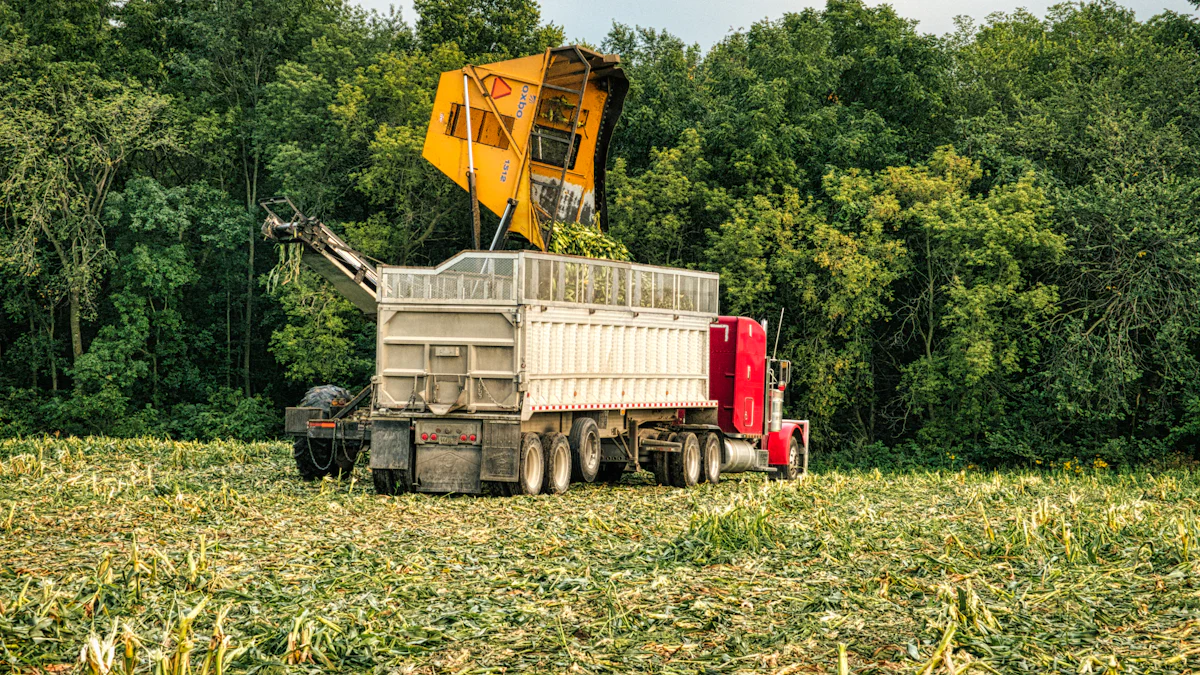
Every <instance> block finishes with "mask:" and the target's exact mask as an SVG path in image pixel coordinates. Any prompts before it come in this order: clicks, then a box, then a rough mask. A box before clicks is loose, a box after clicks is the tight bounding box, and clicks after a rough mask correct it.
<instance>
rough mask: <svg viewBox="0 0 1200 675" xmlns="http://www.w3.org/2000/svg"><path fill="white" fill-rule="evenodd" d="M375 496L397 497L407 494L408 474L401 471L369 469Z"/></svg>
mask: <svg viewBox="0 0 1200 675" xmlns="http://www.w3.org/2000/svg"><path fill="white" fill-rule="evenodd" d="M371 481H372V482H374V483H375V494H380V495H398V494H403V493H405V492H408V474H407V472H405V471H404V470H403V469H371Z"/></svg>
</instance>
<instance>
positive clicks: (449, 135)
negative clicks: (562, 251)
mask: <svg viewBox="0 0 1200 675" xmlns="http://www.w3.org/2000/svg"><path fill="white" fill-rule="evenodd" d="M618 64H619V59H618V57H617V56H616V55H612V54H599V53H597V52H594V51H592V50H590V49H585V48H583V47H579V46H567V47H555V48H552V49H547V50H546V52H545V53H544V54H538V55H534V56H526V57H524V58H520V59H512V60H509V61H501V62H499V63H492V64H488V65H485V66H465V67H463V68H462V69H461V70H453V71H450V72H447V73H443V74H442V77H441V80H440V82H439V84H438V90H437V98H436V99H435V100H434V104H433V114H432V116H431V117H430V120H429V130H428V131H427V132H426V135H425V149H424V153H423V154H424V157H425V158H426V159H427V160H429V161H430V162H432V163H433V165H434V166H436V167H437V168H438V169H440V170H441V171H442V172H443V173H445V174H446V175H447V176H449V177H450V178H452V179H453V180H454V182H456V183H458V184H459V185H460V186H462V187H463V188H464V189H466V190H468V191H471V190H472V187H473V186H472V185H471V183H472V182H474V184H475V185H474V188H475V190H474V192H475V193H477V195H478V202H479V203H480V204H482V205H483V206H486V207H487V208H488V209H490V210H491V211H492V212H493V213H495V214H496V215H498V216H500V221H501V222H500V229H499V230H498V231H497V232H496V236H495V237H494V238H493V240H492V247H493V248H495V247H496V246H498V245H499V244H500V242H501V241H502V239H503V237H504V235H505V234H506V233H507V232H509V231H512V232H516V233H518V234H520V235H521V236H522V237H524V238H525V239H527V240H529V241H530V242H531V243H532V244H534V245H535V246H537V247H538V248H540V249H542V250H546V249H547V247H548V246H549V239H550V228H551V225H552V224H553V223H554V222H556V221H559V222H576V221H578V222H584V223H591V222H597V223H598V224H599V225H600V227H601V228H606V227H607V214H606V212H605V206H604V170H605V161H606V159H607V155H608V142H609V139H610V138H612V133H613V128H614V127H615V126H616V123H617V119H618V118H619V117H620V115H621V106H622V105H623V103H624V100H625V93H626V91H628V89H629V83H628V81H627V80H626V79H625V75H624V74H623V73H622V72H621V68H620V66H619V65H618ZM467 99H470V103H469V105H467V104H465V102H466V100H467ZM472 172H473V173H474V177H473V178H472V176H471V174H472ZM476 227H478V220H476ZM476 237H478V232H477V233H476Z"/></svg>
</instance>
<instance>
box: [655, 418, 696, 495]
mask: <svg viewBox="0 0 1200 675" xmlns="http://www.w3.org/2000/svg"><path fill="white" fill-rule="evenodd" d="M673 435H674V434H673ZM675 440H676V441H677V442H678V443H682V444H683V447H682V448H680V449H679V452H671V453H663V454H664V455H666V456H667V457H668V459H667V475H668V478H670V480H671V485H674V486H675V487H679V488H689V487H692V486H693V485H695V484H696V483H699V482H700V440H699V439H698V438H696V434H693V433H692V432H690V431H688V432H684V433H682V434H679V435H678V436H676V438H675Z"/></svg>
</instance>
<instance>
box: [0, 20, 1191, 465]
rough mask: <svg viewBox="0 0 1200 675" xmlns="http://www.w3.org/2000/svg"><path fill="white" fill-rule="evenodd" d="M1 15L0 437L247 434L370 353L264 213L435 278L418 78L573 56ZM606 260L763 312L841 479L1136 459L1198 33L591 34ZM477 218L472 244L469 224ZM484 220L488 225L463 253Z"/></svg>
mask: <svg viewBox="0 0 1200 675" xmlns="http://www.w3.org/2000/svg"><path fill="white" fill-rule="evenodd" d="M414 9H415V16H413V17H411V23H409V22H408V21H406V17H401V16H399V15H396V14H390V15H387V16H381V15H379V14H375V13H368V12H365V11H363V10H362V9H360V8H358V7H357V6H356V5H354V4H352V3H348V2H345V1H344V0H255V2H235V1H233V0H205V1H204V2H200V1H199V0H125V1H123V2H117V1H116V0H107V1H105V0H102V1H99V2H98V1H96V0H60V1H59V2H55V3H43V2H38V1H36V0H0V211H2V215H3V222H2V227H0V247H2V248H0V251H2V253H0V268H2V272H0V284H3V294H4V297H3V303H4V304H3V308H4V311H3V313H2V315H0V364H2V368H0V434H8V435H11V434H28V433H40V432H56V431H57V432H63V433H77V434H82V433H106V434H117V435H127V434H143V433H149V434H162V435H172V436H177V437H182V438H209V437H222V436H233V437H243V438H247V437H261V436H269V435H272V434H274V433H277V432H278V424H279V423H278V420H279V418H280V415H279V414H278V409H279V407H281V406H283V405H288V404H292V403H294V402H295V401H296V400H298V398H299V396H300V395H301V393H302V392H303V390H304V389H305V388H306V387H308V386H310V385H313V384H319V383H336V384H340V385H343V386H347V387H348V388H351V389H355V388H358V387H361V386H363V385H364V384H365V383H366V382H367V380H368V379H369V377H370V374H371V373H372V371H373V364H374V329H373V324H371V323H369V322H368V321H367V320H365V319H364V318H363V317H362V316H361V315H360V314H359V313H358V311H357V310H356V309H354V307H353V306H352V305H351V304H350V303H349V302H348V301H346V300H344V299H342V298H340V297H338V296H337V295H336V294H335V293H333V292H332V291H331V289H330V288H328V287H327V286H326V285H325V284H324V282H322V281H321V280H320V279H319V278H317V277H316V276H315V275H313V274H311V273H308V272H301V273H300V274H299V275H296V276H292V275H288V277H287V278H286V279H283V280H282V281H281V279H280V275H279V274H277V273H275V274H273V273H272V270H273V269H274V268H276V266H277V265H278V264H280V256H281V251H280V250H276V249H273V248H271V247H269V246H266V245H265V244H264V243H263V241H262V239H261V235H260V234H259V232H258V227H259V224H260V223H261V220H262V216H263V214H262V213H261V212H260V209H259V207H258V206H257V202H258V200H259V199H260V198H262V197H265V196H270V195H272V194H287V195H290V196H291V197H293V199H295V200H296V201H298V202H299V203H300V205H301V206H302V208H303V209H304V210H305V211H306V212H307V213H309V214H312V215H316V216H318V217H321V218H322V219H323V220H325V221H326V222H327V223H330V224H331V225H333V226H334V227H335V228H336V229H338V230H339V231H340V232H341V233H343V235H344V236H345V238H346V239H347V240H349V241H350V242H351V243H352V244H353V245H354V246H355V247H357V248H359V249H360V250H362V251H363V252H365V253H367V254H368V255H371V256H373V257H375V258H378V259H380V260H383V261H386V262H388V263H394V264H430V263H435V262H438V261H440V260H442V259H444V258H445V257H447V256H449V255H451V254H452V253H454V252H456V251H457V250H460V249H462V248H466V247H467V246H468V245H469V241H470V219H469V216H468V213H469V209H468V205H467V199H466V196H465V194H463V193H462V192H461V191H460V190H459V189H458V188H457V187H455V186H454V185H453V184H452V183H451V182H450V181H449V180H447V179H445V178H444V177H443V176H441V175H440V174H438V173H437V172H436V170H434V169H432V167H430V166H428V165H427V163H426V162H425V161H424V160H422V159H421V157H420V152H421V147H422V144H423V139H424V133H425V127H426V125H427V123H428V118H429V111H430V107H431V104H432V98H433V94H434V88H435V86H436V82H437V76H438V74H440V73H441V72H442V71H445V70H450V69H453V68H457V67H459V66H461V65H463V64H465V63H486V62H489V61H496V60H501V59H505V58H513V57H517V56H523V55H527V54H532V53H537V52H540V51H542V50H544V49H545V48H546V47H549V46H554V45H558V44H563V43H564V42H565V41H566V38H567V37H568V36H565V35H564V33H563V30H562V29H561V28H560V27H558V26H555V25H552V24H549V23H546V22H544V21H543V20H542V18H541V16H540V11H539V7H538V5H537V4H536V3H534V2H531V1H529V0H486V1H485V0H417V1H416V2H415V3H414ZM595 47H596V48H598V49H602V50H604V51H609V52H616V53H618V54H620V55H621V58H622V62H623V64H624V67H625V69H626V71H627V74H628V77H629V79H630V83H631V86H630V92H629V96H628V98H627V102H626V105H625V111H624V114H623V116H622V120H621V123H620V126H619V128H618V130H617V133H616V135H615V138H614V142H613V143H614V145H613V148H612V151H611V153H610V155H611V157H610V167H609V178H608V186H609V187H608V195H609V211H610V218H611V229H610V234H611V235H612V237H613V238H615V239H617V240H618V241H619V242H620V243H622V244H624V245H625V246H626V247H627V248H628V250H629V251H630V253H631V254H632V256H633V257H634V258H635V259H637V260H639V261H642V262H648V263H655V264H664V265H675V266H685V267H697V268H703V269H709V270H714V271H718V272H720V273H721V275H722V311H723V312H726V313H737V314H746V315H750V316H755V317H759V318H770V319H771V321H772V323H774V322H775V320H776V318H777V317H778V316H779V313H780V310H781V309H782V310H783V312H784V314H783V317H784V319H783V324H782V334H781V340H780V352H781V355H783V356H787V357H789V358H791V359H792V360H793V361H794V362H795V364H796V368H795V369H794V370H795V381H794V382H793V385H792V387H791V391H790V392H789V399H788V409H789V413H791V414H793V415H799V416H803V417H806V418H809V419H811V420H812V422H813V439H814V447H815V448H816V449H818V450H819V451H825V452H827V453H830V454H832V455H837V456H839V457H841V458H842V459H843V460H844V461H850V462H862V463H867V462H871V463H880V462H897V463H907V462H931V461H933V462H950V463H962V462H975V463H980V464H985V463H986V464H999V463H1009V464H1022V463H1030V464H1033V463H1038V462H1047V463H1048V462H1052V461H1056V460H1062V459H1064V458H1088V459H1090V458H1099V459H1101V460H1103V461H1106V462H1108V463H1115V464H1120V463H1126V464H1128V463H1133V462H1142V461H1147V460H1159V459H1169V458H1176V457H1180V456H1186V455H1188V454H1189V453H1191V452H1192V447H1193V446H1194V444H1195V442H1196V441H1197V438H1198V437H1200V218H1198V215H1200V209H1198V208H1197V205H1198V204H1200V166H1198V164H1200V154H1198V150H1200V21H1198V20H1197V18H1196V17H1195V16H1192V15H1187V14H1180V13H1173V12H1163V13H1161V14H1159V15H1157V16H1154V17H1152V18H1150V19H1148V20H1145V21H1139V20H1138V19H1137V18H1136V16H1135V15H1134V13H1133V12H1132V11H1131V10H1129V9H1126V8H1123V7H1121V6H1119V5H1117V4H1114V3H1112V2H1096V3H1068V4H1063V5H1058V6H1055V7H1053V8H1052V9H1051V10H1049V12H1048V14H1047V15H1046V16H1044V17H1039V16H1034V15H1032V14H1029V13H1026V12H1023V11H1018V12H1014V13H1012V14H996V15H992V16H990V17H988V18H987V19H986V20H984V21H982V22H981V23H978V24H975V23H971V22H969V21H967V20H961V21H960V22H959V23H958V27H957V29H956V30H955V31H954V32H952V33H950V34H947V35H942V36H936V35H929V34H925V33H922V32H921V31H920V30H919V29H918V28H917V26H916V24H915V23H914V22H912V21H909V20H907V19H905V18H903V17H901V16H898V15H897V14H896V13H895V11H894V10H893V9H892V8H890V7H889V6H887V5H880V6H877V7H866V6H864V5H863V4H862V3H861V2H858V1H857V0H830V1H829V2H828V3H827V4H826V6H825V7H824V9H821V10H815V9H811V10H804V11H801V12H797V13H790V14H786V15H784V16H783V17H782V18H780V19H777V20H770V21H762V22H759V23H756V24H754V25H753V26H751V27H750V28H749V29H746V30H740V31H736V32H732V33H730V34H729V35H727V36H726V37H725V38H724V39H723V40H722V41H720V42H719V43H717V44H716V45H714V46H713V47H712V48H711V49H708V50H702V49H700V48H699V47H698V46H696V45H689V44H687V43H685V42H683V41H682V40H680V39H679V38H677V37H675V36H673V35H671V34H670V33H668V32H662V31H657V30H651V29H644V28H635V27H630V26H626V25H623V24H620V23H616V24H614V25H613V26H612V28H611V30H610V31H609V33H608V35H607V37H606V38H605V39H604V41H603V42H602V43H601V44H600V45H595ZM494 223H495V219H494V217H493V218H492V224H493V225H494ZM486 226H487V223H485V228H486Z"/></svg>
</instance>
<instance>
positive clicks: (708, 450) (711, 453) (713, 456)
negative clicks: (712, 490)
mask: <svg viewBox="0 0 1200 675" xmlns="http://www.w3.org/2000/svg"><path fill="white" fill-rule="evenodd" d="M700 465H701V478H702V479H703V480H704V481H705V482H708V483H712V484H714V485H715V484H717V483H720V482H721V437H720V436H718V435H717V434H715V433H713V432H711V431H710V432H708V433H707V434H704V448H703V449H702V451H701V453H700Z"/></svg>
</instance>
